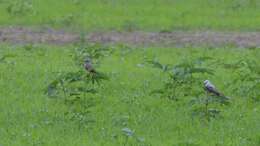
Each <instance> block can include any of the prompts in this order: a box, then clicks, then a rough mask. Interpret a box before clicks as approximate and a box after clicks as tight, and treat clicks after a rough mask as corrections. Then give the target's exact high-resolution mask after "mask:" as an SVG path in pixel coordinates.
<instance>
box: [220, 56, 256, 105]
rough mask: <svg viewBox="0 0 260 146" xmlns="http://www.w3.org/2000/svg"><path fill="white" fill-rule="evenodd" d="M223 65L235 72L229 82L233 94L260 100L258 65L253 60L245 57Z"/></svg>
mask: <svg viewBox="0 0 260 146" xmlns="http://www.w3.org/2000/svg"><path fill="white" fill-rule="evenodd" d="M224 67H227V69H230V70H232V71H233V72H234V73H235V76H234V79H233V80H232V81H230V82H229V84H230V85H231V86H230V87H231V90H232V92H233V93H234V94H236V95H239V96H244V97H251V99H253V100H254V101H260V91H259V88H260V69H259V68H260V66H259V65H258V64H257V62H256V61H255V60H252V59H248V58H245V59H241V60H238V61H236V62H234V63H230V64H224Z"/></svg>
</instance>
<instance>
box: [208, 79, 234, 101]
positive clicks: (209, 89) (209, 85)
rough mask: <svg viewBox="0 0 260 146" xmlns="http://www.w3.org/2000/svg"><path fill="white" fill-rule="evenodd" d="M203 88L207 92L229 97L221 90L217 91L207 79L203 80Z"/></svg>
mask: <svg viewBox="0 0 260 146" xmlns="http://www.w3.org/2000/svg"><path fill="white" fill-rule="evenodd" d="M204 88H205V90H206V91H207V92H208V93H211V94H214V95H216V96H219V97H224V98H225V99H230V97H227V96H225V95H224V94H222V93H221V92H219V91H218V90H217V89H216V87H215V86H214V85H213V84H212V83H211V82H210V81H209V80H205V81H204Z"/></svg>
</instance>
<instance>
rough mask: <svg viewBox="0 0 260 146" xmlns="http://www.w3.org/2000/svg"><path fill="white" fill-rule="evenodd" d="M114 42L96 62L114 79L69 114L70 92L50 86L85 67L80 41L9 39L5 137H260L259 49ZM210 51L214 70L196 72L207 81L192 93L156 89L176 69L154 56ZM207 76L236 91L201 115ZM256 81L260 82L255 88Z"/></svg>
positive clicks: (221, 140) (14, 141)
mask: <svg viewBox="0 0 260 146" xmlns="http://www.w3.org/2000/svg"><path fill="white" fill-rule="evenodd" d="M113 48H114V50H113V53H112V54H110V55H109V56H106V57H103V58H101V59H100V63H99V65H98V66H95V67H96V69H97V70H98V71H100V72H103V73H106V74H107V75H108V77H109V80H107V81H103V82H102V83H101V85H99V86H97V85H95V86H96V88H97V90H98V92H97V93H96V94H87V95H86V96H85V98H87V99H88V100H87V101H86V104H89V102H90V103H91V106H90V107H88V109H87V110H88V114H86V115H80V116H75V117H74V118H72V117H71V115H70V114H68V112H69V111H70V110H71V106H70V105H67V104H66V103H65V102H64V100H63V98H52V97H48V96H47V95H46V94H45V93H44V90H45V89H46V87H47V86H48V84H49V83H50V82H52V81H53V80H54V79H55V78H56V77H57V75H58V72H64V73H66V72H75V71H76V70H78V69H81V68H80V67H79V66H76V65H75V64H74V61H73V57H71V56H72V55H73V52H74V51H73V49H74V46H66V47H55V46H43V45H42V46H33V47H32V46H30V47H28V46H26V47H23V46H11V45H2V46H1V49H0V54H1V56H0V58H2V59H1V62H0V93H1V94H0V96H1V98H0V110H1V112H0V137H1V140H0V145H3V146H21V145H27V146H30V145H32V146H43V145H44V146H54V145H56V146H58V145H62V146H83V145H89V146H95V145H96V146H101V145H104V146H109V145H111V146H115V145H120V146H123V145H133V146H138V145H139V146H158V145H161V146H164V145H165V146H170V145H172V146H195V145H196V146H222V145H223V146H224V145H225V146H249V145H250V146H259V145H260V135H259V131H260V125H259V120H260V116H259V110H260V102H259V101H260V99H259V92H258V89H259V82H258V81H256V80H250V78H254V77H258V78H259V74H258V73H259V68H254V69H252V68H250V66H251V65H253V64H250V62H254V61H255V62H256V63H255V64H254V65H255V67H256V66H259V65H260V64H259V62H257V60H258V57H260V51H258V50H257V49H255V50H248V49H231V48H230V49H227V48H226V49H224V48H223V49H221V48H219V49H203V48H197V49H196V48H193V49H192V48H190V49H189V48H186V49H173V48H168V49H166V48H146V49H142V48H137V49H134V48H132V49H131V48H123V49H120V47H113ZM3 56H6V57H5V58H3ZM202 57H204V58H210V57H213V58H214V59H213V60H212V59H210V60H205V61H204V62H203V63H202V65H201V66H202V67H207V68H208V69H211V70H212V71H213V72H214V75H208V74H195V75H194V76H193V77H194V78H195V77H196V79H195V80H194V81H198V82H199V85H198V86H197V87H196V90H193V89H192V93H191V94H189V95H185V96H180V97H178V100H177V101H176V100H172V99H171V98H167V96H165V95H163V96H160V95H157V94H151V92H152V91H153V90H155V89H159V88H161V87H163V85H164V83H165V81H167V80H169V78H168V74H170V72H163V71H161V70H160V69H157V68H153V67H151V65H150V64H147V63H146V60H147V59H153V58H156V59H157V60H158V61H160V62H161V63H162V64H172V65H176V64H180V63H182V62H185V61H187V60H192V59H196V58H202ZM239 61H240V62H239ZM237 62H239V63H237ZM211 64H214V65H211ZM223 64H224V66H223ZM232 65H233V67H234V68H231V66H232ZM237 65H238V67H237ZM85 73H86V74H87V72H85ZM257 75H258V76H257ZM205 79H209V80H211V81H212V82H213V83H214V84H215V85H216V86H217V88H218V89H219V90H221V91H222V92H223V93H225V94H226V95H228V96H229V97H231V100H230V103H229V104H228V105H222V104H218V103H216V104H211V106H212V107H211V108H217V109H218V110H220V111H221V112H220V113H219V115H217V116H216V117H215V118H214V117H212V118H210V120H209V121H208V120H207V118H205V117H204V116H198V115H193V111H194V108H196V106H199V107H200V106H201V107H204V105H203V103H197V104H196V103H192V101H193V100H194V99H199V98H200V97H205V96H206V95H205V94H204V90H203V80H205ZM200 84H201V85H200ZM253 84H254V85H256V86H255V88H250V87H251V86H250V85H253ZM243 85H248V86H246V87H244V86H243ZM185 86H186V87H188V88H189V87H190V86H189V85H188V84H185ZM249 88H250V90H247V89H249ZM179 91H181V89H177V90H176V92H179ZM245 92H246V93H245ZM187 93H190V92H189V91H187ZM196 93H198V95H196V96H195V94H196ZM254 96H256V97H254ZM84 103H85V102H84ZM73 114H76V115H77V114H79V113H77V112H75V113H73ZM124 128H128V129H124ZM122 129H123V130H122ZM127 130H130V131H128V132H127ZM132 132H133V133H132Z"/></svg>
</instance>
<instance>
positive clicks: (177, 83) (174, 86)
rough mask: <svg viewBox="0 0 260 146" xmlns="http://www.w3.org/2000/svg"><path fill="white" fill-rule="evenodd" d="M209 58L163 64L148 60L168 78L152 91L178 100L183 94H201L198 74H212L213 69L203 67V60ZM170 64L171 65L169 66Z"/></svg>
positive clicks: (200, 79)
mask: <svg viewBox="0 0 260 146" xmlns="http://www.w3.org/2000/svg"><path fill="white" fill-rule="evenodd" d="M209 59H211V58H208V57H201V58H196V59H192V60H184V61H183V62H181V63H179V64H177V65H174V66H172V65H169V64H167V65H163V64H161V63H159V62H158V61H148V63H150V64H152V65H153V67H155V68H159V69H161V70H163V71H164V72H166V73H168V80H167V81H166V82H165V83H164V87H163V88H162V89H159V90H155V91H153V92H152V93H159V94H162V95H163V96H164V97H167V98H168V99H171V100H178V99H179V98H180V97H184V96H198V95H200V94H201V91H200V88H199V87H201V81H202V80H203V78H201V76H199V75H200V74H208V75H213V73H214V71H213V70H211V69H209V68H207V67H203V66H202V64H203V62H204V61H206V60H209ZM171 66H172V67H171Z"/></svg>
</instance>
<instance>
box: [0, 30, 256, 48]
mask: <svg viewBox="0 0 260 146" xmlns="http://www.w3.org/2000/svg"><path fill="white" fill-rule="evenodd" d="M86 34H87V35H86V36H85V38H84V39H85V40H86V41H89V42H98V43H104V44H128V45H133V46H145V47H151V46H158V47H225V46H229V47H239V48H249V47H250V48H258V47H260V32H214V31H196V32H185V31H177V32H142V31H135V32H116V31H111V32H92V33H86ZM79 40H80V34H79V33H73V32H66V31H63V30H54V29H50V28H45V29H32V28H24V27H0V43H11V44H27V43H30V44H35V43H36V44H38V43H40V44H55V45H56V44H57V45H67V44H72V43H76V42H78V41H79Z"/></svg>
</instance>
